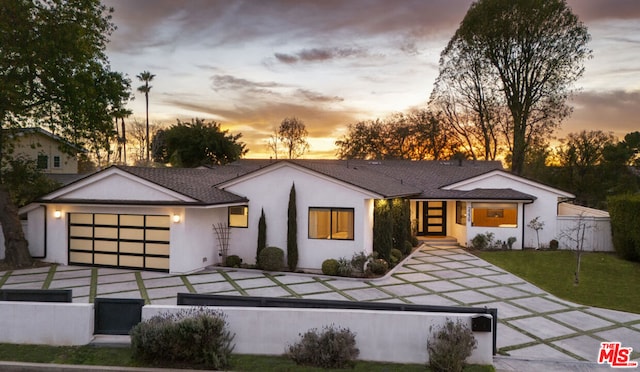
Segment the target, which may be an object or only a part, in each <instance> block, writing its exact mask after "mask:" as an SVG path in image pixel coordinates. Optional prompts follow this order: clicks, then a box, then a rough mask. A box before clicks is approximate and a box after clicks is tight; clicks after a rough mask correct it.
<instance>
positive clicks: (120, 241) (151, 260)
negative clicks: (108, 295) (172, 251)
mask: <svg viewBox="0 0 640 372" xmlns="http://www.w3.org/2000/svg"><path fill="white" fill-rule="evenodd" d="M68 218H69V223H68V227H69V233H68V237H69V257H68V259H69V264H70V265H95V266H103V267H117V268H130V269H143V270H159V271H169V241H170V239H169V236H170V219H169V216H168V215H135V214H107V213H104V214H102V213H69V215H68Z"/></svg>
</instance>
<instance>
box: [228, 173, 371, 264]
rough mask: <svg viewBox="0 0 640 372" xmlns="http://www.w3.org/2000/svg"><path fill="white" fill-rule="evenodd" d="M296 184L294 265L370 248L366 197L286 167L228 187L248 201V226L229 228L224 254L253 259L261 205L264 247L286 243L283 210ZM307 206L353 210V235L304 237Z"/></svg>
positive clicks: (369, 202) (316, 262) (344, 255)
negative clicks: (227, 244)
mask: <svg viewBox="0 0 640 372" xmlns="http://www.w3.org/2000/svg"><path fill="white" fill-rule="evenodd" d="M292 184H295V186H296V206H297V215H298V221H297V222H298V257H299V258H298V267H299V268H301V269H319V268H320V267H321V266H322V262H323V261H324V260H326V259H328V258H340V257H347V258H351V256H352V255H353V254H354V253H357V252H361V251H364V252H365V253H367V254H369V253H372V250H373V243H372V241H373V232H372V230H373V201H372V200H371V196H370V195H367V194H365V193H363V192H360V191H357V190H355V189H352V188H349V187H347V186H344V185H343V184H339V183H337V182H333V181H331V180H328V179H325V178H323V177H320V176H317V175H315V174H312V173H310V172H306V171H303V170H300V169H297V168H294V167H292V166H289V165H285V166H282V167H280V168H276V169H273V170H271V171H270V172H267V173H264V174H260V175H256V176H255V177H253V178H250V179H245V180H242V181H241V182H238V183H236V184H233V185H231V186H229V187H227V188H226V190H227V191H230V192H232V193H235V194H237V195H242V196H245V197H246V198H248V199H249V201H250V202H249V227H248V228H232V229H231V242H230V249H229V254H236V255H238V256H240V257H241V258H242V259H243V261H244V262H247V263H254V262H255V257H256V244H257V240H258V220H259V219H260V211H261V210H262V209H264V213H265V218H266V223H267V245H269V246H275V247H278V248H281V249H283V250H284V251H285V254H286V247H287V208H288V202H289V191H290V190H291V185H292ZM309 207H335V208H353V210H354V239H353V240H324V239H309V236H308V234H309V232H308V223H309Z"/></svg>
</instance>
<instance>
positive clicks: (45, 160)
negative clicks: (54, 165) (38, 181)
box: [37, 155, 49, 169]
mask: <svg viewBox="0 0 640 372" xmlns="http://www.w3.org/2000/svg"><path fill="white" fill-rule="evenodd" d="M37 165H38V169H47V168H49V157H48V156H47V155H38V162H37Z"/></svg>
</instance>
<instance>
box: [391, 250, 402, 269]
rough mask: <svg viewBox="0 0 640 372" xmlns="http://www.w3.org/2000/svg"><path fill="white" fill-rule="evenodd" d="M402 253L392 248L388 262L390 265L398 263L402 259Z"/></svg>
mask: <svg viewBox="0 0 640 372" xmlns="http://www.w3.org/2000/svg"><path fill="white" fill-rule="evenodd" d="M402 256H403V255H402V251H400V250H399V249H396V248H393V249H392V250H391V259H390V260H389V261H390V262H391V265H393V266H395V265H396V264H397V263H398V262H400V260H401V259H402Z"/></svg>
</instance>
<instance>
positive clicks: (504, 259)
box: [472, 250, 640, 314]
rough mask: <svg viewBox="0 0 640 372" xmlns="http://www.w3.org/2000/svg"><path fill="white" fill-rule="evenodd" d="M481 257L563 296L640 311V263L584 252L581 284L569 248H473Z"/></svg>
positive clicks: (610, 306)
mask: <svg viewBox="0 0 640 372" xmlns="http://www.w3.org/2000/svg"><path fill="white" fill-rule="evenodd" d="M472 253H474V254H476V255H477V256H479V257H480V258H482V259H484V260H486V261H489V262H490V263H492V264H494V265H496V266H499V267H501V268H503V269H505V270H507V271H509V272H511V273H512V274H515V275H518V276H519V277H521V278H523V279H525V280H527V281H529V282H531V283H533V284H535V285H537V286H538V287H540V288H542V289H544V290H545V291H548V292H550V293H552V294H553V295H555V296H558V297H560V298H562V299H565V300H568V301H572V302H576V303H579V304H583V305H589V306H596V307H602V308H607V309H613V310H621V311H628V312H633V313H638V314H640V263H637V262H629V261H625V260H622V259H620V258H618V257H617V256H616V255H614V254H610V253H599V252H598V253H583V255H582V264H581V269H580V284H579V285H577V286H576V285H574V281H573V279H574V272H575V269H576V255H575V253H574V252H570V251H534V250H524V251H473V252H472Z"/></svg>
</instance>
